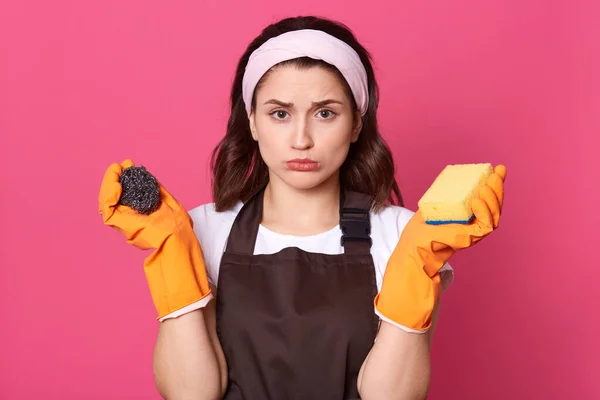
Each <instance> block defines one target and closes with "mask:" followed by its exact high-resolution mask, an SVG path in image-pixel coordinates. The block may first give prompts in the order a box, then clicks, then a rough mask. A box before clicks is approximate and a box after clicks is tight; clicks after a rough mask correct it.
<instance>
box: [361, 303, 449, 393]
mask: <svg viewBox="0 0 600 400" xmlns="http://www.w3.org/2000/svg"><path fill="white" fill-rule="evenodd" d="M438 312H439V302H438V303H437V305H436V306H435V308H434V310H433V317H432V325H431V327H430V328H429V330H428V331H427V332H426V333H424V334H415V333H408V332H406V331H404V330H402V329H400V328H398V327H396V326H394V325H392V324H390V323H388V322H385V321H382V322H381V327H380V329H379V333H378V334H377V340H376V342H375V345H374V346H373V348H372V349H371V351H370V352H369V354H368V355H367V358H366V359H365V361H364V362H363V365H362V367H361V369H360V373H359V375H358V391H359V393H360V396H361V398H362V399H363V400H370V399H389V400H404V399H407V400H419V399H426V398H427V392H428V390H429V381H430V373H431V365H430V358H429V350H430V347H431V342H432V339H433V332H434V330H435V326H436V323H437V318H438Z"/></svg>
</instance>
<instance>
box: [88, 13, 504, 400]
mask: <svg viewBox="0 0 600 400" xmlns="http://www.w3.org/2000/svg"><path fill="white" fill-rule="evenodd" d="M377 103H378V98H377V84H376V82H375V78H374V74H373V69H372V66H371V63H370V60H369V55H368V53H367V51H366V50H365V49H364V48H363V47H362V46H361V45H360V44H359V43H358V42H357V41H356V39H355V38H354V36H353V35H352V33H351V32H350V31H349V30H348V29H347V28H345V27H344V26H342V25H340V24H336V23H334V22H331V21H328V20H324V19H319V18H312V17H304V18H289V19H285V20H282V21H280V22H278V23H276V24H273V25H270V26H268V27H267V28H265V29H264V30H263V32H262V33H261V35H260V36H258V37H257V38H256V39H255V40H254V41H253V42H252V43H251V44H250V46H249V47H248V49H247V50H246V52H245V53H244V55H243V56H242V57H241V60H240V62H239V65H238V68H237V72H236V77H235V81H234V84H233V88H232V92H231V116H230V119H229V124H228V128H227V134H226V135H225V137H224V138H223V140H222V141H221V142H220V143H219V145H218V146H217V148H216V149H215V152H214V153H213V164H212V166H213V174H214V179H213V195H214V203H211V204H205V205H202V206H199V207H197V208H195V209H193V210H191V211H190V212H189V213H187V212H186V211H185V210H184V209H183V208H182V207H181V205H180V204H179V203H178V202H177V201H176V200H175V199H174V198H173V197H172V196H171V195H170V194H169V193H168V192H167V191H166V189H164V187H162V186H161V196H162V204H161V207H160V208H159V210H158V211H156V212H155V213H154V214H152V215H151V216H143V215H137V214H135V213H133V212H132V211H131V210H130V209H127V208H126V207H123V206H120V205H117V202H118V199H119V196H120V193H121V192H120V190H121V189H120V185H119V184H118V178H119V174H120V172H121V171H122V170H123V169H124V168H126V167H128V166H130V165H133V163H132V162H131V161H130V160H127V161H125V162H123V163H122V164H113V165H111V166H110V167H109V169H108V171H107V173H106V175H105V178H104V181H103V184H102V187H101V192H100V212H101V213H102V215H103V219H104V222H105V223H106V224H107V225H110V226H113V227H115V228H117V229H118V230H119V231H121V232H123V233H124V234H125V235H126V237H127V239H128V241H129V242H130V243H132V244H134V245H136V246H137V247H140V248H154V249H155V250H154V252H153V253H152V254H151V256H150V257H148V258H147V259H146V261H145V271H146V275H147V279H148V283H149V286H150V290H151V293H152V297H153V301H154V303H155V305H156V308H157V311H158V317H159V320H160V321H161V324H160V328H159V334H158V339H157V345H156V350H155V364H154V367H155V378H156V382H157V386H158V388H159V391H160V393H161V394H162V395H163V396H164V397H165V398H168V399H184V398H185V399H187V398H194V399H217V398H225V399H356V398H363V399H380V398H385V399H418V398H425V397H426V394H427V389H428V385H429V376H430V359H429V347H430V344H431V338H432V334H433V331H434V328H435V324H436V319H437V310H438V307H439V299H440V295H441V293H442V291H443V290H444V289H445V288H446V287H447V286H448V285H449V284H450V282H451V281H452V277H453V271H452V269H451V268H450V266H449V265H448V263H447V262H448V260H449V259H450V257H451V255H452V254H453V253H454V252H455V251H456V250H458V249H461V248H466V247H469V246H471V245H472V244H474V243H476V242H477V241H479V240H480V239H481V238H483V237H485V236H487V235H488V234H489V233H490V232H491V231H493V230H494V228H496V227H497V226H498V220H499V215H500V210H501V207H502V201H503V181H504V178H505V169H504V167H502V166H499V167H497V168H496V173H495V174H493V175H492V177H491V178H490V180H489V181H488V185H487V186H484V188H483V189H482V191H481V193H480V198H479V199H477V200H476V201H474V202H473V209H474V212H475V215H476V218H475V219H474V220H473V222H472V223H470V224H468V225H447V226H429V225H426V224H425V223H424V222H423V220H422V218H421V216H420V214H419V213H418V212H417V213H413V212H411V211H409V210H407V209H406V208H404V207H403V206H402V198H401V195H400V192H399V190H398V188H397V185H396V182H395V180H394V165H393V160H392V156H391V154H390V151H389V150H388V148H387V147H386V145H385V144H384V142H383V140H382V139H381V137H380V135H379V132H378V125H377ZM212 299H215V300H216V301H211V300H212Z"/></svg>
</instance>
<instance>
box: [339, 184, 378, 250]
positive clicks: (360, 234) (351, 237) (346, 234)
mask: <svg viewBox="0 0 600 400" xmlns="http://www.w3.org/2000/svg"><path fill="white" fill-rule="evenodd" d="M371 201H372V200H371V197H370V196H369V195H366V194H364V193H358V192H351V191H347V192H345V193H344V195H343V198H342V203H341V205H340V228H341V229H342V237H341V244H342V246H343V247H344V253H346V254H370V253H371V246H372V244H373V240H372V239H371V236H370V235H371V218H370V211H371Z"/></svg>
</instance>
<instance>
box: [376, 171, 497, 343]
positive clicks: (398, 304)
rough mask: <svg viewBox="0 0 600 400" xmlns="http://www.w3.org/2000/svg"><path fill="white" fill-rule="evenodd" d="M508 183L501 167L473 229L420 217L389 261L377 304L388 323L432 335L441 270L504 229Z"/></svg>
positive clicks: (475, 204) (480, 201) (476, 204)
mask: <svg viewBox="0 0 600 400" xmlns="http://www.w3.org/2000/svg"><path fill="white" fill-rule="evenodd" d="M505 179H506V167H505V166H504V165H498V166H496V168H495V169H494V173H492V174H491V175H490V176H489V178H488V179H487V182H486V184H485V185H482V186H481V188H480V189H479V193H478V194H479V195H478V197H476V198H474V199H473V201H472V209H473V213H474V214H475V217H474V218H473V220H472V221H471V222H469V223H468V224H447V225H429V224H426V223H425V221H424V219H423V216H422V215H421V213H420V212H419V211H417V212H416V213H415V215H413V217H412V218H411V219H410V221H409V222H408V224H407V225H406V227H405V228H404V230H403V231H402V235H401V236H400V240H399V241H398V244H397V245H396V248H395V249H394V252H393V253H392V255H391V257H390V259H389V261H388V264H387V267H386V271H385V275H384V278H383V284H382V288H381V292H380V293H379V294H378V295H377V297H376V299H375V305H376V308H377V311H378V313H379V314H380V316H381V317H382V318H384V319H386V318H387V319H389V320H391V321H393V322H395V323H396V324H398V325H401V326H403V327H405V328H408V329H407V330H409V331H414V332H418V333H422V332H425V331H427V329H429V327H430V326H431V314H432V312H433V308H434V306H435V303H436V302H437V299H438V298H439V295H440V294H441V282H440V281H441V279H440V275H439V273H438V272H439V270H440V269H441V268H442V267H443V266H444V265H445V264H446V263H447V262H448V261H449V260H450V258H451V257H452V255H454V253H456V252H457V251H458V250H461V249H465V248H468V247H471V246H473V245H474V244H476V243H478V242H479V241H480V240H482V239H483V238H485V237H486V236H488V235H489V234H490V233H491V232H493V231H494V230H495V229H496V228H497V227H498V225H499V223H500V215H501V213H502V206H503V203H504V180H505Z"/></svg>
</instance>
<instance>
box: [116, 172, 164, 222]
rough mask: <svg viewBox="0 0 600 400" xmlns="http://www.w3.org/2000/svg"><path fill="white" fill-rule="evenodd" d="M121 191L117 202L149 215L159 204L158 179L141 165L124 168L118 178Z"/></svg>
mask: <svg viewBox="0 0 600 400" xmlns="http://www.w3.org/2000/svg"><path fill="white" fill-rule="evenodd" d="M119 182H120V183H121V186H122V187H123V191H122V193H121V198H120V199H119V204H122V205H125V206H128V207H131V208H132V209H134V210H136V211H137V212H139V213H140V214H146V215H150V214H152V213H153V212H154V211H156V209H157V208H158V206H159V205H160V190H159V188H158V181H157V180H156V178H155V177H154V176H152V174H150V172H148V171H147V170H146V168H144V167H143V166H139V167H136V166H132V167H129V168H125V169H124V170H123V172H122V173H121V177H120V179H119Z"/></svg>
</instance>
